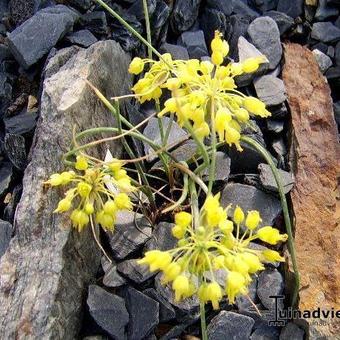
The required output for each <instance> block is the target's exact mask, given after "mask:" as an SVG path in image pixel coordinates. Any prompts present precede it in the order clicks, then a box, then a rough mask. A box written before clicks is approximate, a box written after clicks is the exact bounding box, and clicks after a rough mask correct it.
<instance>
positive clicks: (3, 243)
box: [0, 220, 13, 258]
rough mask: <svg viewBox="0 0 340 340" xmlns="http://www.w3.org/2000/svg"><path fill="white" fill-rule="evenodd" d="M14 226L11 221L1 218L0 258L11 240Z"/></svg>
mask: <svg viewBox="0 0 340 340" xmlns="http://www.w3.org/2000/svg"><path fill="white" fill-rule="evenodd" d="M12 232H13V227H12V225H11V224H10V223H9V222H6V221H3V220H0V258H1V256H2V255H3V254H4V253H5V251H6V249H7V248H8V246H9V241H10V240H11V237H12Z"/></svg>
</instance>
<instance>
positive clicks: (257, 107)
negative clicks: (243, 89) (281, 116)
mask: <svg viewBox="0 0 340 340" xmlns="http://www.w3.org/2000/svg"><path fill="white" fill-rule="evenodd" d="M243 107H244V108H245V109H246V110H248V111H249V112H250V113H253V114H254V115H257V116H260V117H263V118H265V117H269V116H270V115H271V113H270V112H269V111H267V110H266V105H265V104H264V103H263V102H261V100H259V99H257V98H255V97H246V98H244V99H243Z"/></svg>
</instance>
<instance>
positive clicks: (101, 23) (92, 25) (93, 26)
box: [81, 11, 108, 34]
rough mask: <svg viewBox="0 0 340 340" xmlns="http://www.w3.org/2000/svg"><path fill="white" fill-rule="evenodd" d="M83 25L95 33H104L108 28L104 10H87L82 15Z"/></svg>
mask: <svg viewBox="0 0 340 340" xmlns="http://www.w3.org/2000/svg"><path fill="white" fill-rule="evenodd" d="M81 19H82V22H83V25H84V26H85V27H86V28H88V29H89V30H90V31H91V32H93V33H96V34H106V33H107V30H108V26H107V19H106V15H105V12H104V11H93V12H87V13H85V14H84V15H83V16H82V17H81Z"/></svg>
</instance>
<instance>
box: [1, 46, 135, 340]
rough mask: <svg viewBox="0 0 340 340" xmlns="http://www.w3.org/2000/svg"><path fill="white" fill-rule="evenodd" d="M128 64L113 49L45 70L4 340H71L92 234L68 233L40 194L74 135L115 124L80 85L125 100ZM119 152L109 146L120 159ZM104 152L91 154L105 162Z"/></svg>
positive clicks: (92, 256)
mask: <svg viewBox="0 0 340 340" xmlns="http://www.w3.org/2000/svg"><path fill="white" fill-rule="evenodd" d="M128 63H129V57H128V56H127V55H126V54H125V53H124V52H123V50H122V49H121V47H120V46H119V45H118V44H117V43H115V42H113V41H105V42H98V43H96V44H94V45H92V46H91V47H90V48H88V49H87V50H85V49H79V48H75V47H71V48H68V49H64V50H62V51H60V52H58V53H57V55H56V56H54V57H53V58H52V59H51V60H50V62H49V63H48V66H47V68H46V72H45V81H44V84H43V92H42V100H41V118H40V121H39V123H38V127H37V130H36V133H35V140H34V143H33V147H32V151H31V155H30V164H29V166H28V167H27V169H26V171H25V176H24V179H23V194H22V198H21V201H20V203H19V205H18V207H17V211H16V216H15V226H16V236H15V237H14V239H13V240H12V241H11V244H10V247H9V249H8V250H7V252H6V253H5V255H4V256H3V257H2V259H1V262H0V301H1V303H0V329H1V338H3V339H74V338H75V336H76V334H77V332H78V331H79V328H80V321H81V311H82V304H83V300H84V299H83V298H84V293H85V289H86V287H87V284H88V283H89V282H90V280H91V279H92V278H93V277H94V275H95V272H96V270H97V268H98V265H99V260H100V254H99V251H98V248H97V246H96V245H95V244H94V242H93V240H92V238H91V234H90V229H89V228H88V229H87V230H86V231H84V232H83V233H82V234H78V233H77V232H76V231H74V230H72V228H71V226H70V220H69V218H68V217H67V214H64V215H55V214H53V210H54V209H55V207H56V205H57V202H58V200H59V199H60V197H61V195H62V192H61V191H59V192H58V190H55V189H46V188H44V187H43V184H42V183H43V181H45V180H46V179H47V178H48V176H49V175H50V174H51V173H54V172H56V171H60V170H62V169H63V164H62V162H61V156H62V154H63V153H64V152H65V151H66V150H67V149H68V147H69V144H70V141H71V139H72V138H71V136H72V128H73V126H76V128H77V131H80V130H84V129H87V128H90V127H98V126H112V125H114V119H113V117H112V115H111V114H110V113H109V112H108V111H107V110H106V109H105V108H104V107H103V105H102V104H101V103H100V101H99V100H98V99H97V98H96V97H95V95H94V94H93V92H92V91H91V90H90V88H89V86H88V85H86V83H85V81H84V79H87V80H89V81H91V82H92V83H93V84H94V85H95V86H97V87H98V88H99V89H100V90H101V91H102V92H103V93H104V94H105V95H107V96H108V97H111V96H113V95H122V94H125V93H127V92H128V90H129V82H130V77H128V76H127V71H126V70H127V67H128ZM120 150H121V148H120V145H119V144H112V145H111V151H112V153H113V154H114V155H116V156H118V155H119V153H120ZM103 153H104V147H101V148H98V149H97V150H93V155H97V156H100V157H103Z"/></svg>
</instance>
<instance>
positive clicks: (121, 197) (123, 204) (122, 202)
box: [114, 192, 132, 210]
mask: <svg viewBox="0 0 340 340" xmlns="http://www.w3.org/2000/svg"><path fill="white" fill-rule="evenodd" d="M114 203H115V205H116V206H117V208H118V209H127V210H131V209H132V203H131V200H130V197H129V196H128V195H127V194H126V193H124V192H121V193H119V194H118V195H116V196H115V200H114Z"/></svg>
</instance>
